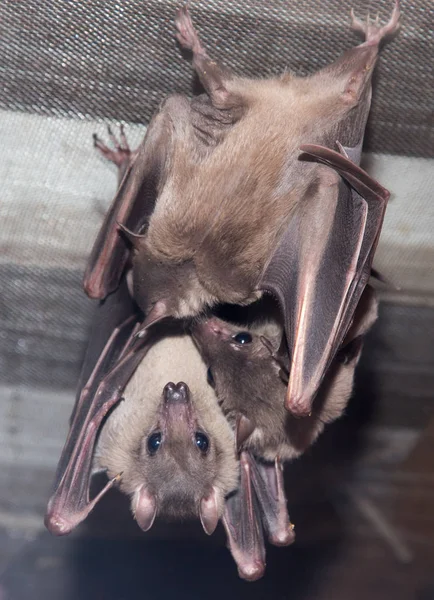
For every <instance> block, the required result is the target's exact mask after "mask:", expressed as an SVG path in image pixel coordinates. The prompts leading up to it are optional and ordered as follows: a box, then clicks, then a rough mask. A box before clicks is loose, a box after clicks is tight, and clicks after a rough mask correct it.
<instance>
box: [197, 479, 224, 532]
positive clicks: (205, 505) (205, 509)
mask: <svg viewBox="0 0 434 600" xmlns="http://www.w3.org/2000/svg"><path fill="white" fill-rule="evenodd" d="M220 504H221V502H220V494H219V491H218V489H217V488H216V487H213V488H212V491H211V493H210V494H209V495H208V496H204V497H203V498H202V499H201V501H200V508H199V515H200V522H201V523H202V527H203V529H204V531H205V533H206V534H207V535H211V534H212V533H214V531H215V528H216V527H217V523H218V521H219V518H220V512H221V511H220V508H221V507H220Z"/></svg>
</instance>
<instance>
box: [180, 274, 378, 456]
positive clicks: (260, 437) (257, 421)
mask: <svg viewBox="0 0 434 600" xmlns="http://www.w3.org/2000/svg"><path fill="white" fill-rule="evenodd" d="M262 314H263V319H262V322H261V321H259V322H250V323H249V322H246V323H244V324H243V325H239V324H238V325H237V324H233V323H230V322H228V321H223V320H222V319H219V318H217V317H215V316H213V317H210V318H208V319H206V320H202V321H198V322H195V323H194V324H193V325H192V336H193V339H194V341H195V343H196V344H197V347H198V349H199V352H200V353H201V355H202V357H203V359H204V361H205V363H206V364H207V365H208V367H209V371H208V378H209V380H210V381H211V383H212V385H213V386H214V389H215V392H216V395H217V398H218V401H219V404H220V406H221V408H222V410H223V412H224V414H225V415H226V418H227V419H228V420H229V422H230V423H232V425H233V427H234V429H235V430H236V432H237V435H238V440H237V447H238V449H239V450H248V451H250V452H251V453H253V454H254V455H255V456H257V457H259V458H262V459H264V460H265V461H274V460H275V459H276V457H279V459H282V460H292V459H293V458H295V457H297V456H299V455H300V454H301V453H303V452H304V451H305V450H306V449H307V448H308V447H309V446H310V445H311V444H312V443H313V442H314V441H315V439H316V438H317V437H318V435H319V434H320V433H321V431H322V430H323V428H324V425H325V424H326V423H330V422H332V421H334V420H336V419H337V418H338V417H340V416H341V415H342V413H343V411H344V409H345V407H346V405H347V403H348V400H349V398H350V396H351V392H352V387H353V379H354V372H355V368H356V365H357V363H358V361H359V358H360V354H361V351H362V345H363V339H364V336H365V335H366V333H367V332H368V331H369V329H370V328H371V326H372V324H373V323H374V322H375V320H376V318H377V314H378V303H377V300H376V297H375V292H374V290H373V288H372V287H371V286H369V285H368V286H366V288H365V290H364V292H363V294H362V297H361V299H360V301H359V304H358V306H357V308H356V311H355V314H354V320H353V322H352V324H351V327H350V329H349V331H348V334H347V336H346V338H345V340H344V343H343V345H342V347H341V348H340V349H339V351H338V353H337V354H336V357H335V359H334V361H333V363H332V365H331V367H330V368H329V370H328V372H327V374H326V377H325V378H324V381H323V382H322V385H321V387H320V390H319V392H318V394H317V396H316V398H315V400H314V402H313V405H312V412H311V414H310V415H309V416H307V417H305V418H303V419H299V418H297V417H295V416H293V415H292V414H291V413H288V412H287V411H285V409H284V404H283V398H284V396H285V391H286V383H287V379H288V376H289V374H288V371H287V370H286V365H287V363H288V357H287V355H286V349H285V347H284V344H282V327H281V326H280V325H279V324H278V323H276V322H274V321H271V320H269V318H268V315H267V312H266V311H264V310H262Z"/></svg>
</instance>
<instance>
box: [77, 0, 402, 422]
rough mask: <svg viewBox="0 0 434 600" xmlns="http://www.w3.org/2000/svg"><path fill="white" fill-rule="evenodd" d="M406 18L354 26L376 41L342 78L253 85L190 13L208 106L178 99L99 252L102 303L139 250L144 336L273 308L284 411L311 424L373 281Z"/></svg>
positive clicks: (341, 65) (148, 142) (145, 147)
mask: <svg viewBox="0 0 434 600" xmlns="http://www.w3.org/2000/svg"><path fill="white" fill-rule="evenodd" d="M399 18H400V11H399V4H398V0H396V2H395V7H394V10H393V13H392V16H391V18H390V21H389V22H388V23H387V24H386V25H385V26H383V27H380V26H379V24H378V22H375V23H371V22H370V21H369V19H368V20H367V22H366V23H365V24H363V23H361V22H360V21H358V20H357V19H355V18H354V16H353V23H352V26H353V29H355V30H357V31H359V32H361V33H362V34H363V35H364V36H365V38H366V41H365V42H364V43H362V44H360V45H359V46H356V47H354V48H352V49H350V50H348V51H347V52H345V53H344V54H343V55H342V56H341V57H340V58H339V59H337V60H336V61H335V62H334V63H333V64H331V65H329V66H328V67H326V68H324V69H322V70H320V71H319V72H317V73H315V74H313V75H311V76H308V77H304V78H301V77H296V76H293V75H290V74H288V73H285V74H284V75H283V76H281V77H274V78H268V79H262V80H252V79H246V78H242V77H236V76H235V75H233V74H231V73H229V72H228V71H227V70H226V69H224V68H223V67H222V66H220V65H219V64H218V63H217V62H215V61H214V60H212V59H211V58H210V57H209V56H208V54H207V52H206V50H205V49H204V47H203V46H202V44H201V42H200V40H199V37H198V35H197V33H196V31H195V29H194V27H193V25H192V22H191V20H190V16H189V13H188V10H187V8H186V7H184V8H182V9H180V10H179V11H178V14H177V18H176V26H177V29H178V34H177V37H178V40H179V42H180V44H181V45H182V46H183V47H184V48H188V49H190V50H191V51H192V53H193V66H194V68H195V70H196V72H197V74H198V76H199V78H200V80H201V83H202V84H203V87H204V88H205V91H206V94H204V95H202V96H199V97H196V98H194V99H192V100H189V99H187V98H186V97H183V96H179V95H178V96H172V97H170V98H168V99H167V100H166V101H165V103H164V104H163V105H162V106H161V108H160V110H159V112H158V113H157V114H156V115H155V117H154V118H153V120H152V122H151V123H150V125H149V128H148V130H147V133H146V137H145V139H144V141H143V143H142V145H141V146H140V147H139V149H138V150H137V152H136V153H135V155H134V157H133V158H132V159H131V162H130V164H129V165H128V167H127V168H126V170H125V175H124V177H123V179H122V182H121V184H120V187H119V191H118V193H117V195H116V197H115V199H114V201H113V204H112V207H111V209H110V211H109V213H108V215H107V218H106V221H105V223H104V225H103V227H102V229H101V231H100V233H99V235H98V238H97V240H96V242H95V245H94V248H93V252H92V255H91V258H90V261H89V265H88V269H87V272H86V275H85V288H86V291H87V293H88V294H89V295H90V296H91V297H95V298H103V297H105V296H106V295H107V294H108V293H109V292H110V291H112V290H114V289H116V287H117V286H118V284H119V280H120V277H121V275H122V273H123V271H124V269H125V265H126V262H127V260H128V256H129V247H128V243H127V241H126V240H125V236H126V237H128V238H129V241H130V244H132V246H133V248H134V250H133V288H134V297H135V299H136V301H137V303H138V304H139V306H140V307H141V308H142V310H143V311H144V313H145V314H146V315H147V318H146V320H145V322H144V327H146V326H148V325H149V324H151V323H153V322H155V321H157V320H160V319H162V318H165V317H167V316H169V315H170V316H174V317H177V318H179V317H191V316H195V315H198V314H199V313H200V312H201V311H203V309H204V308H205V307H207V306H208V307H209V306H213V305H215V304H216V303H218V302H222V303H235V304H248V303H251V302H253V301H255V300H256V299H258V297H260V296H261V295H262V294H263V293H264V292H267V293H270V294H273V295H274V296H275V297H276V298H277V300H278V301H279V303H280V307H281V310H282V314H283V322H284V327H285V332H286V341H287V345H288V349H289V355H290V356H291V365H292V368H291V372H290V376H289V383H288V390H287V395H286V400H285V405H286V407H287V408H289V409H290V410H291V411H292V412H293V413H295V414H298V415H306V414H309V412H310V411H311V404H312V401H313V398H314V397H315V394H316V392H317V391H318V388H319V387H320V384H321V382H322V380H323V377H324V374H325V373H326V371H327V369H328V368H329V366H330V364H331V363H332V361H333V359H334V356H335V354H336V352H337V351H338V349H339V348H340V347H341V345H342V342H343V340H344V338H345V336H346V335H347V332H348V328H349V326H350V323H351V320H352V318H353V315H354V311H355V309H356V306H357V305H358V302H359V299H360V297H361V295H362V292H363V290H364V288H365V285H366V283H367V281H368V278H369V274H370V269H371V265H372V260H373V256H374V252H375V249H376V246H377V242H378V238H379V234H380V231H381V226H382V222H383V217H384V211H385V208H386V204H387V200H388V198H389V193H388V192H387V190H385V189H384V188H382V187H381V186H380V185H379V184H378V183H377V182H376V181H374V180H373V179H372V178H370V177H369V175H368V174H367V173H365V172H364V171H362V170H361V169H360V167H359V166H358V163H359V161H360V154H361V148H362V142H363V135H364V129H365V124H366V120H367V116H368V112H369V108H370V100H371V76H372V72H373V69H374V66H375V63H376V60H377V56H378V50H379V46H380V43H381V42H382V41H383V40H384V39H385V38H386V37H388V36H390V35H392V34H394V33H395V31H396V30H397V29H398V27H399ZM331 148H337V149H338V152H336V151H334V150H332V149H331ZM300 151H301V153H300ZM318 163H323V164H318ZM119 224H120V226H121V228H122V229H123V234H122V237H120V235H119Z"/></svg>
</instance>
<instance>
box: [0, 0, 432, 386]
mask: <svg viewBox="0 0 434 600" xmlns="http://www.w3.org/2000/svg"><path fill="white" fill-rule="evenodd" d="M178 4H179V3H178V2H174V1H171V0H170V1H169V0H165V1H157V0H151V1H149V0H147V1H144V0H87V1H74V0H45V1H44V2H39V1H37V0H27V1H19V2H18V1H15V0H3V2H1V3H0V140H1V146H0V180H1V181H2V188H1V191H0V223H1V226H0V380H1V381H2V382H4V383H8V384H13V385H15V384H26V383H32V384H38V385H43V386H49V387H72V386H74V384H75V381H76V379H77V376H78V371H79V367H80V361H81V358H82V355H83V351H84V347H85V344H86V338H87V331H88V328H89V322H90V319H91V313H92V303H91V302H90V301H89V300H87V299H86V297H85V295H84V293H83V291H82V289H81V277H82V273H83V270H84V265H85V261H86V257H87V255H88V253H89V251H90V248H91V246H92V242H93V240H94V238H95V235H96V232H97V230H98V227H99V225H100V223H101V220H102V212H103V211H104V210H105V209H106V207H107V205H108V203H109V201H110V199H111V197H112V196H113V193H114V190H115V186H116V172H115V169H114V168H113V166H112V165H108V164H107V163H105V162H104V161H103V160H102V159H101V158H100V157H98V156H97V155H96V153H95V151H94V149H93V147H92V133H93V132H94V131H97V132H98V133H99V134H100V135H102V136H103V135H104V133H105V125H106V124H108V123H111V124H112V125H113V124H114V125H116V124H117V123H119V122H124V123H126V124H127V133H128V137H129V139H130V143H131V146H132V147H134V146H135V145H137V144H138V143H139V141H140V139H141V138H142V137H143V134H144V131H145V126H146V124H147V123H148V121H149V119H150V117H151V115H152V113H153V112H154V110H155V108H156V107H157V105H158V103H159V102H160V101H161V99H162V98H163V97H164V96H166V95H168V94H170V93H173V92H185V93H191V91H192V90H193V89H194V87H195V85H196V83H195V80H194V77H193V72H192V69H191V65H190V63H189V61H188V60H185V59H184V58H183V56H182V55H181V52H180V50H179V48H178V46H177V43H176V41H175V37H174V14H175V10H176V6H177V5H178ZM351 4H353V5H354V9H355V12H356V14H357V15H360V16H361V17H363V16H364V15H366V13H367V12H368V10H371V12H372V13H373V14H375V13H376V12H377V11H378V12H379V13H380V16H381V17H382V18H383V19H386V18H387V17H388V16H389V14H390V12H391V10H392V0H370V1H369V2H368V1H366V0H355V2H352V3H351ZM401 5H402V12H403V27H402V31H401V32H400V34H399V36H398V37H397V38H396V39H395V40H394V41H393V42H392V43H390V44H389V45H387V46H386V47H385V48H384V52H382V55H381V58H380V60H379V65H378V69H377V71H376V73H375V79H374V85H375V89H374V96H373V106H372V114H371V118H370V121H369V126H368V132H367V136H366V146H365V149H366V150H367V151H368V152H370V153H372V152H374V153H377V154H374V155H372V154H369V155H368V157H367V158H368V159H369V162H370V163H371V162H372V169H371V172H372V173H373V174H374V175H375V176H377V177H378V178H379V179H380V180H381V182H382V183H383V184H384V185H386V186H387V187H389V188H390V189H392V191H393V195H394V198H393V201H392V202H391V203H390V207H389V209H388V214H387V217H386V222H385V228H384V233H383V237H382V243H381V245H380V248H379V252H378V260H379V262H380V265H379V266H381V268H383V269H384V270H385V271H386V274H387V275H389V276H390V275H391V276H392V278H393V280H394V281H396V283H398V284H400V285H401V286H402V287H403V289H404V291H405V292H408V293H411V294H415V293H417V294H422V295H429V296H432V295H433V294H434V266H433V264H434V260H433V257H434V239H433V235H432V231H433V230H434V211H433V208H432V201H431V196H432V192H431V190H432V185H433V175H432V165H433V163H432V157H433V155H434V139H433V129H434V119H433V106H434V102H433V93H432V90H433V88H434V72H433V64H434V60H433V58H434V57H433V54H434V34H433V22H434V14H433V5H432V2H431V1H430V0H416V1H410V0H402V2H401ZM349 11H350V4H349V3H347V2H346V1H345V0H299V1H297V2H296V1H295V0H207V1H206V2H200V1H195V0H193V1H192V2H191V13H192V17H193V20H194V22H195V24H196V26H197V28H198V30H199V32H200V34H201V37H202V39H203V42H204V43H205V44H206V45H207V47H208V48H209V51H210V53H212V55H213V56H215V57H216V58H220V59H222V60H223V61H224V62H225V63H226V64H227V65H228V66H230V67H232V68H233V69H234V70H235V71H236V72H237V73H239V74H245V75H250V76H263V75H267V74H270V73H279V72H281V71H282V70H284V69H290V70H291V71H294V72H295V73H298V74H306V73H309V72H312V71H315V70H317V69H319V68H320V67H322V66H324V65H326V64H327V63H330V62H331V61H332V60H333V59H334V58H336V57H337V56H338V55H339V54H340V53H341V52H343V51H344V50H345V49H347V48H349V47H351V45H353V44H354V43H357V41H358V38H357V37H356V35H355V34H354V33H352V32H351V31H350V28H349V20H350V19H349ZM378 153H381V154H378ZM397 155H399V156H397ZM430 157H431V158H430ZM371 159H372V160H371ZM430 173H431V175H430Z"/></svg>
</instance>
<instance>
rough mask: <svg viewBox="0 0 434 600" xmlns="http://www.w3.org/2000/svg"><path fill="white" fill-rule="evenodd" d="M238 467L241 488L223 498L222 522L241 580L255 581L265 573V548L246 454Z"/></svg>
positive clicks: (244, 453) (242, 454)
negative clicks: (224, 499)
mask: <svg viewBox="0 0 434 600" xmlns="http://www.w3.org/2000/svg"><path fill="white" fill-rule="evenodd" d="M240 467H241V479H240V485H239V488H238V490H237V491H236V492H235V493H234V494H232V495H231V496H229V498H227V499H226V503H225V512H224V515H223V518H222V522H223V526H224V528H225V530H226V536H227V539H228V546H229V550H230V552H231V554H232V556H233V558H234V560H235V562H236V564H237V567H238V573H239V575H240V577H241V578H242V579H247V580H249V581H255V580H256V579H260V578H261V577H262V576H263V574H264V571H265V546H264V536H263V531H262V523H261V518H260V511H259V506H258V501H257V498H256V496H255V492H254V490H253V487H252V477H251V459H250V458H249V456H248V454H247V453H246V452H242V453H241V456H240Z"/></svg>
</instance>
